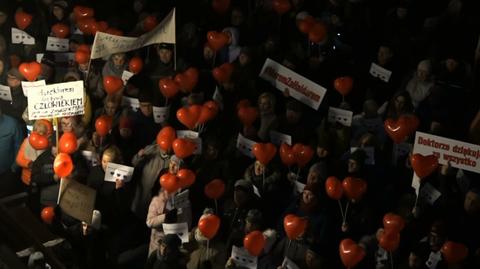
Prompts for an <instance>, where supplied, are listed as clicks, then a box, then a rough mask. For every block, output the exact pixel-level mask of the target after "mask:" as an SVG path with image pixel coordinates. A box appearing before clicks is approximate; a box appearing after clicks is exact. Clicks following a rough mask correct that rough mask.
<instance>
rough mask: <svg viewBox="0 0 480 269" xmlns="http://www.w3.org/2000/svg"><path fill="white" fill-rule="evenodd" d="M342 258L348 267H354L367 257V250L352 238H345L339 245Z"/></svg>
mask: <svg viewBox="0 0 480 269" xmlns="http://www.w3.org/2000/svg"><path fill="white" fill-rule="evenodd" d="M339 252H340V258H341V260H342V263H343V265H345V266H346V267H347V268H351V267H354V266H355V265H357V264H358V263H359V262H360V261H361V260H363V258H364V257H365V250H364V249H363V248H362V247H360V246H359V245H357V243H355V242H354V241H353V240H352V239H350V238H347V239H343V240H342V241H341V242H340V247H339Z"/></svg>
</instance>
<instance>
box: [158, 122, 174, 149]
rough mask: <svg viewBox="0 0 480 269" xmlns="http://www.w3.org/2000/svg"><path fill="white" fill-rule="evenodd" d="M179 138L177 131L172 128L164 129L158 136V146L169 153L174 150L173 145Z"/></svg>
mask: <svg viewBox="0 0 480 269" xmlns="http://www.w3.org/2000/svg"><path fill="white" fill-rule="evenodd" d="M175 138H177V133H176V132H175V129H173V127H171V126H166V127H163V128H162V130H160V132H158V135H157V144H158V146H159V147H160V148H161V149H162V150H164V151H166V152H169V151H170V150H171V149H172V143H173V141H174V140H175Z"/></svg>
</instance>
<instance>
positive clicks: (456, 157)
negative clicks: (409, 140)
mask: <svg viewBox="0 0 480 269" xmlns="http://www.w3.org/2000/svg"><path fill="white" fill-rule="evenodd" d="M413 153H414V154H416V153H419V154H422V155H424V156H426V155H431V154H434V155H436V156H437V157H438V163H440V164H447V163H450V165H451V166H452V167H455V168H459V169H463V170H467V171H471V172H476V173H480V162H479V161H478V159H479V158H480V146H479V145H475V144H470V143H465V142H462V141H458V140H454V139H449V138H445V137H441V136H436V135H431V134H427V133H422V132H417V133H416V134H415V144H414V146H413Z"/></svg>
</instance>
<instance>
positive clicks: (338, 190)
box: [325, 176, 343, 200]
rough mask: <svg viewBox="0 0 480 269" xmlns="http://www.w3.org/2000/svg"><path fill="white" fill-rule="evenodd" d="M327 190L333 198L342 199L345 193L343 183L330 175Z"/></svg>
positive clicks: (326, 185)
mask: <svg viewBox="0 0 480 269" xmlns="http://www.w3.org/2000/svg"><path fill="white" fill-rule="evenodd" d="M325 191H326V192H327V195H328V197H330V198H332V199H333V200H340V199H341V198H342V195H343V187H342V183H341V182H340V180H339V179H338V178H337V177H334V176H331V177H328V178H327V181H325Z"/></svg>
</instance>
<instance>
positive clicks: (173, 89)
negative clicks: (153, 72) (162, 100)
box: [158, 78, 180, 98]
mask: <svg viewBox="0 0 480 269" xmlns="http://www.w3.org/2000/svg"><path fill="white" fill-rule="evenodd" d="M158 88H159V89H160V92H161V93H162V94H163V96H165V97H166V98H172V97H174V96H175V95H176V94H177V93H178V90H179V89H180V85H178V83H177V82H175V80H173V79H171V78H162V79H160V80H159V81H158Z"/></svg>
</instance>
